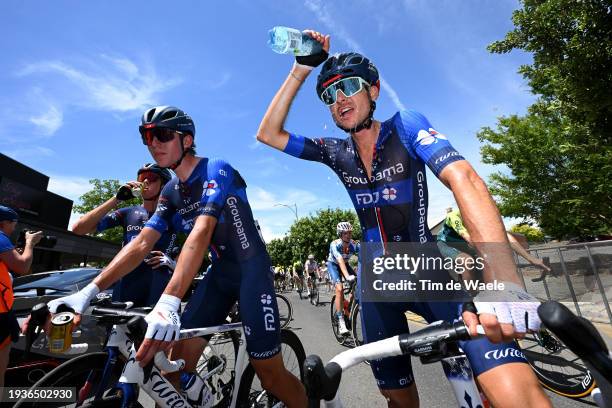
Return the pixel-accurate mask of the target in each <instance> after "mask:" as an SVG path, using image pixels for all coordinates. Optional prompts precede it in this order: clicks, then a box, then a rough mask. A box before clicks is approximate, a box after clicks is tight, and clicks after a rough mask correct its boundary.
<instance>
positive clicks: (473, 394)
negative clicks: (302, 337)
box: [304, 321, 486, 408]
mask: <svg viewBox="0 0 612 408" xmlns="http://www.w3.org/2000/svg"><path fill="white" fill-rule="evenodd" d="M480 332H482V329H480ZM470 339H471V337H470V335H469V333H468V330H467V328H466V326H465V325H464V324H463V322H456V323H448V322H443V321H440V322H435V323H432V324H430V325H428V326H427V327H425V328H423V329H421V330H419V331H417V332H415V333H411V334H408V333H406V334H401V335H399V336H394V337H390V338H388V339H384V340H380V341H376V342H373V343H369V344H365V345H361V346H357V347H355V348H352V349H349V350H346V351H344V352H342V353H340V354H338V355H336V356H335V357H334V358H332V359H331V361H330V362H329V363H328V364H327V365H326V366H325V367H324V366H323V362H322V361H321V358H320V357H319V356H317V355H310V356H308V357H306V361H305V362H304V385H305V386H306V393H307V394H308V399H309V401H308V403H309V407H311V408H313V407H319V406H320V402H321V401H323V402H324V406H325V407H326V408H340V407H342V402H341V400H340V396H339V395H338V393H337V391H338V388H339V386H340V380H341V377H342V373H343V372H344V371H345V370H348V369H349V368H351V367H353V366H355V365H357V364H360V363H362V362H366V361H367V360H375V359H379V358H385V357H391V356H398V355H402V354H410V355H412V356H415V357H419V358H420V359H421V362H422V363H423V364H431V363H435V362H438V361H440V362H441V363H442V366H443V368H444V374H445V375H446V377H447V379H448V381H449V382H450V383H451V385H452V388H453V391H454V394H455V397H456V398H457V402H458V403H459V406H460V407H465V406H467V407H478V406H481V407H484V406H486V405H484V403H483V397H482V396H481V394H480V391H479V390H478V387H477V386H476V383H475V381H474V374H473V371H472V368H471V366H470V363H469V361H468V359H467V357H466V356H465V354H463V352H462V351H461V349H460V348H459V346H458V345H457V342H458V341H460V340H470Z"/></svg>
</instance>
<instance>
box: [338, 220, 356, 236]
mask: <svg viewBox="0 0 612 408" xmlns="http://www.w3.org/2000/svg"><path fill="white" fill-rule="evenodd" d="M349 231H353V226H352V225H351V223H350V222H348V221H343V222H339V223H338V225H336V234H338V236H341V235H342V233H343V232H349Z"/></svg>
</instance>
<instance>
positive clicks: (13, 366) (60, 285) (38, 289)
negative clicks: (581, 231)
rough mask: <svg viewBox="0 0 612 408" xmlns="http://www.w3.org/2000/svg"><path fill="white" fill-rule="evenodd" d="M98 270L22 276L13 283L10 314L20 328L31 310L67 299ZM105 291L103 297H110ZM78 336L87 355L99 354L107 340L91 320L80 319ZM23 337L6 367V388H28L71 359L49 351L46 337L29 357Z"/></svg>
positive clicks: (36, 343) (34, 345)
mask: <svg viewBox="0 0 612 408" xmlns="http://www.w3.org/2000/svg"><path fill="white" fill-rule="evenodd" d="M100 271H101V270H100V269H99V268H89V267H87V268H76V269H67V270H61V271H50V272H42V273H37V274H34V275H27V276H21V277H18V278H16V279H15V280H14V281H13V292H14V296H15V300H14V302H13V311H14V312H15V315H16V316H17V320H18V321H19V324H20V325H22V323H23V321H24V320H25V319H26V318H27V317H28V315H29V313H30V310H31V309H32V307H33V306H34V305H36V304H38V303H47V302H49V301H51V300H53V299H56V298H59V297H62V296H67V295H70V294H72V293H75V292H77V291H78V290H80V289H82V288H83V287H85V286H86V285H87V284H88V283H90V282H91V281H92V280H93V279H94V278H95V277H96V276H98V274H99V273H100ZM109 292H110V291H107V292H106V293H109ZM79 330H80V336H78V337H74V342H75V343H87V344H88V345H89V348H88V350H87V351H101V350H102V346H103V344H104V341H105V339H106V336H107V332H106V329H105V328H104V327H101V326H98V325H96V322H95V319H94V318H92V317H91V316H83V320H82V321H81V325H80V326H79ZM25 343H26V342H25V336H23V335H21V336H20V337H19V341H18V342H17V343H13V344H12V347H11V353H10V360H9V366H8V369H7V373H6V376H5V387H14V386H19V387H29V386H31V385H33V384H34V383H35V382H36V381H37V380H38V379H40V378H41V377H42V376H43V375H45V373H47V372H48V371H50V370H52V369H53V368H54V367H56V366H58V365H59V364H61V363H62V362H64V361H66V360H68V359H70V358H72V357H74V356H70V355H64V354H53V353H51V352H50V351H49V347H48V342H47V336H45V335H43V334H41V335H40V336H38V338H37V339H36V341H34V343H33V344H32V348H31V351H30V353H28V354H27V355H26V353H25Z"/></svg>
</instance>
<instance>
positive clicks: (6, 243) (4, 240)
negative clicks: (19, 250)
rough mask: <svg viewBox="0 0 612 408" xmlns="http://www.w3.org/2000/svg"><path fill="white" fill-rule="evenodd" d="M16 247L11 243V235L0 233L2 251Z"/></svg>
mask: <svg viewBox="0 0 612 408" xmlns="http://www.w3.org/2000/svg"><path fill="white" fill-rule="evenodd" d="M13 248H15V247H14V246H13V244H12V243H11V240H10V239H9V237H7V236H6V235H4V234H0V253H2V252H7V251H10V250H12V249H13Z"/></svg>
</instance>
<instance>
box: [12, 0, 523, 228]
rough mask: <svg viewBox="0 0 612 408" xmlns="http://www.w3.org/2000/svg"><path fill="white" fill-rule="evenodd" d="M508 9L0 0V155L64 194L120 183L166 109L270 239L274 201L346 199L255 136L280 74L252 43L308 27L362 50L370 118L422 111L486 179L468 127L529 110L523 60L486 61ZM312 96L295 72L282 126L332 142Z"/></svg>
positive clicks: (338, 202) (342, 46)
mask: <svg viewBox="0 0 612 408" xmlns="http://www.w3.org/2000/svg"><path fill="white" fill-rule="evenodd" d="M518 7H519V5H518V2H517V1H510V0H500V1H471V0H470V1H468V0H466V1H460V2H459V1H452V0H444V1H435V2H432V1H427V0H405V1H403V2H402V1H391V0H378V1H376V0H358V1H351V2H348V1H343V2H340V1H318V0H306V1H285V2H280V1H225V2H201V1H181V2H178V1H177V2H166V1H164V2H161V1H151V0H148V1H130V2H126V1H105V2H89V1H87V2H85V1H82V2H78V1H54V2H34V1H25V2H21V1H9V2H6V3H4V7H3V13H2V16H1V17H0V20H1V22H2V23H1V24H0V33H1V34H2V35H0V48H1V49H2V50H3V58H2V59H0V89H2V92H1V93H0V151H2V152H3V153H5V154H7V155H9V156H11V157H13V158H15V159H17V160H19V161H21V162H23V163H25V164H26V165H28V166H30V167H32V168H34V169H36V170H38V171H41V172H43V173H45V174H48V175H49V176H50V177H51V180H50V186H49V190H51V191H54V192H56V193H58V194H61V195H63V196H66V197H68V198H71V199H73V200H77V198H78V196H79V195H81V194H82V193H84V192H86V191H88V190H89V184H88V181H87V180H88V179H90V178H116V179H120V180H122V181H127V180H130V179H132V178H133V177H134V173H135V169H137V168H138V166H140V165H141V164H142V163H145V162H148V161H150V160H151V159H150V157H149V155H148V152H147V150H146V148H145V147H144V146H143V145H142V143H141V141H140V137H139V135H138V131H137V126H138V123H139V118H140V115H141V114H142V112H143V111H144V110H145V109H146V108H148V107H150V106H154V105H161V104H164V105H166V104H167V105H175V106H179V107H181V108H182V109H184V110H185V111H186V112H188V113H189V114H190V115H191V116H192V117H193V118H194V120H195V122H196V129H197V134H196V143H197V146H198V152H199V154H201V155H205V156H220V157H223V158H225V159H226V160H228V161H229V162H230V163H231V164H232V165H233V166H234V167H235V168H237V169H238V170H239V171H240V173H241V174H242V175H243V177H244V178H245V179H246V181H247V183H248V185H249V187H248V189H247V192H248V195H249V201H250V202H251V205H252V207H253V209H254V213H255V216H256V218H258V219H259V220H260V223H261V224H262V227H263V230H264V234H265V236H266V238H267V239H269V238H272V237H275V236H280V235H282V234H283V233H284V232H285V231H286V230H287V228H288V226H289V225H290V224H291V222H292V221H293V215H292V214H291V212H290V211H289V209H287V208H284V207H280V206H275V205H276V204H278V203H283V204H293V203H297V206H298V212H299V215H301V216H303V215H306V214H308V213H310V212H312V211H315V210H316V209H318V208H325V207H342V208H350V207H351V203H350V201H349V199H348V195H347V194H346V192H345V191H344V188H343V187H342V185H341V184H340V183H339V182H338V181H337V179H336V176H335V175H334V174H333V173H332V172H331V171H330V170H329V169H327V168H326V167H324V166H322V165H320V164H315V163H310V162H304V161H300V160H297V159H295V158H292V157H290V156H287V155H284V154H283V153H281V152H277V151H275V150H273V149H270V148H268V147H266V146H262V145H260V144H259V143H257V142H256V141H255V138H254V137H255V133H256V131H257V127H258V125H259V121H260V119H261V116H262V115H263V113H264V112H265V109H266V107H267V104H268V102H269V101H270V99H271V98H272V96H273V95H274V93H275V92H276V90H277V89H278V86H279V85H280V84H281V82H282V80H283V79H284V78H285V76H286V75H287V73H288V70H289V68H290V66H291V64H292V58H291V57H288V56H284V55H278V54H275V53H273V52H272V51H271V50H270V49H268V47H267V45H266V40H267V31H268V30H269V29H270V28H271V27H273V26H275V25H286V26H290V27H296V28H300V29H306V28H314V29H317V30H319V31H322V32H325V33H330V34H331V35H332V52H342V51H348V50H358V51H361V52H363V53H364V54H365V55H367V56H368V57H369V58H370V59H371V60H372V61H373V62H374V63H375V64H376V65H377V67H378V69H379V71H380V73H381V74H382V78H383V89H382V93H381V98H380V99H379V102H378V108H377V111H376V114H375V117H376V118H377V119H383V120H384V119H387V118H388V117H390V116H391V115H393V114H394V113H395V112H396V111H397V110H398V109H404V108H411V109H416V110H418V111H420V112H422V113H423V114H425V116H427V117H428V119H429V120H430V122H431V123H432V124H433V125H434V127H435V128H436V129H437V130H438V131H440V132H442V133H444V134H446V135H447V136H448V138H449V140H450V141H451V143H453V145H454V146H455V147H456V148H457V149H458V150H459V151H460V152H461V153H462V154H463V155H464V156H465V157H466V158H467V159H468V160H469V161H470V162H471V163H472V164H473V165H474V167H475V168H476V169H477V171H478V172H479V173H480V174H481V176H483V177H485V178H486V176H487V175H488V174H490V173H491V172H493V171H496V170H503V169H499V168H497V169H496V168H493V167H492V166H487V165H484V164H482V163H481V161H480V154H479V148H480V144H479V142H478V141H477V139H476V137H475V135H476V132H477V131H478V129H480V128H481V127H482V126H486V125H489V126H491V125H494V124H495V120H496V117H498V116H501V115H508V114H513V113H518V114H522V113H524V112H525V111H526V108H527V106H529V105H530V104H531V103H532V102H533V100H534V96H533V95H531V94H530V92H529V89H528V87H527V86H526V84H525V82H524V80H523V79H522V78H521V76H520V75H519V74H517V73H516V72H517V69H518V67H519V66H520V65H521V64H525V63H529V62H530V61H531V57H530V56H529V55H528V54H524V53H520V52H512V53H510V54H505V55H493V54H489V53H488V52H487V51H486V46H487V44H489V43H490V42H492V41H494V40H497V39H501V38H503V36H504V35H505V33H506V32H508V31H509V30H511V29H512V27H513V26H512V22H511V14H512V11H513V10H514V9H516V8H518ZM314 86H315V75H311V77H310V78H309V79H308V81H307V82H306V83H305V85H304V87H303V88H302V90H301V92H300V93H299V95H298V97H297V99H296V101H295V103H294V104H293V109H292V111H291V112H290V116H289V119H288V121H287V123H286V126H287V128H288V130H291V131H295V132H298V133H301V134H303V135H306V136H336V137H344V133H343V132H342V131H340V130H339V129H337V128H336V127H335V126H334V124H333V122H332V120H331V118H330V115H329V113H328V110H327V108H326V107H325V106H324V105H323V104H322V103H321V102H319V101H318V99H317V97H316V95H315V91H314ZM428 182H429V190H430V204H429V205H430V207H429V208H430V211H429V217H430V220H435V219H439V218H440V217H442V216H443V213H444V208H445V207H447V206H448V205H450V204H453V203H454V201H453V198H452V194H451V193H450V192H449V191H448V190H446V188H445V187H444V186H443V185H442V184H441V183H440V182H439V181H437V180H436V179H435V177H434V176H433V175H432V174H431V173H429V176H428ZM75 216H76V215H75ZM73 218H74V217H73Z"/></svg>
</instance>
